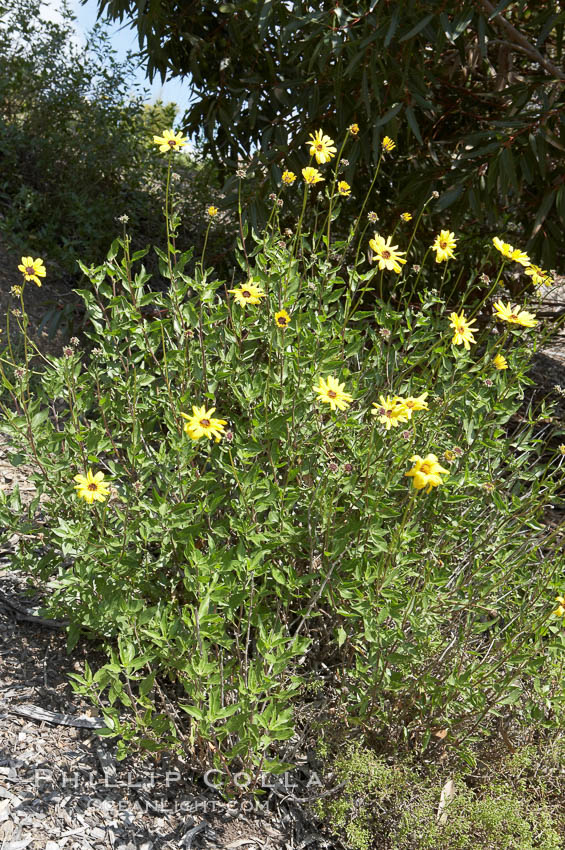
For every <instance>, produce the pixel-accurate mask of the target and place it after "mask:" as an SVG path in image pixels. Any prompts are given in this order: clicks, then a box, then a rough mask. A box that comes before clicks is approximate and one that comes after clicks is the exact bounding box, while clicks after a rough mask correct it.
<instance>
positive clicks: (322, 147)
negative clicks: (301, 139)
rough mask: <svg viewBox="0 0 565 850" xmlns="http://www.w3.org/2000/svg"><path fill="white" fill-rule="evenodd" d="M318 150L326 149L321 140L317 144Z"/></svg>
mask: <svg viewBox="0 0 565 850" xmlns="http://www.w3.org/2000/svg"><path fill="white" fill-rule="evenodd" d="M316 150H317V151H323V150H324V146H323V144H322V143H321V142H318V144H317V145H316Z"/></svg>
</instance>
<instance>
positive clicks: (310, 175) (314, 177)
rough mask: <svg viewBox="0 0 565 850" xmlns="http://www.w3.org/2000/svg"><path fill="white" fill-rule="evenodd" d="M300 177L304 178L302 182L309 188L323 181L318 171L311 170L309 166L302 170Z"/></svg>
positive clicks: (315, 169)
mask: <svg viewBox="0 0 565 850" xmlns="http://www.w3.org/2000/svg"><path fill="white" fill-rule="evenodd" d="M302 176H303V177H304V182H305V183H307V184H308V185H309V186H313V185H314V184H315V183H321V182H322V181H323V179H324V178H323V177H322V175H321V174H320V172H319V171H318V169H317V168H312V167H311V166H310V165H307V166H306V168H303V169H302Z"/></svg>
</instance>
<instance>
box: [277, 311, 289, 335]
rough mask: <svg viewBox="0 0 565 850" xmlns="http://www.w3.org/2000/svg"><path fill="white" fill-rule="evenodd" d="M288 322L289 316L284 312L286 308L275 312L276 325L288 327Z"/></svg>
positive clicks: (283, 327)
mask: <svg viewBox="0 0 565 850" xmlns="http://www.w3.org/2000/svg"><path fill="white" fill-rule="evenodd" d="M289 323H290V316H289V315H288V313H287V312H286V310H279V312H278V313H275V324H276V325H278V327H279V328H282V329H283V330H284V329H285V328H286V327H288V325H289Z"/></svg>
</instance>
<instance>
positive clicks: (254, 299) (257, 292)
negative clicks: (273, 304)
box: [228, 283, 266, 307]
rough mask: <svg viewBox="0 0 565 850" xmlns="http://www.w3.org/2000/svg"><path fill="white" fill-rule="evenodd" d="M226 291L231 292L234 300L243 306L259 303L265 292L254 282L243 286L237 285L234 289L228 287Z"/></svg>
mask: <svg viewBox="0 0 565 850" xmlns="http://www.w3.org/2000/svg"><path fill="white" fill-rule="evenodd" d="M228 292H233V294H234V295H235V300H236V301H237V303H238V304H239V305H240V307H245V305H246V304H259V303H260V302H261V298H265V297H266V294H265V292H263V290H262V289H261V287H260V286H255V284H254V283H246V284H245V286H238V287H237V288H236V289H228Z"/></svg>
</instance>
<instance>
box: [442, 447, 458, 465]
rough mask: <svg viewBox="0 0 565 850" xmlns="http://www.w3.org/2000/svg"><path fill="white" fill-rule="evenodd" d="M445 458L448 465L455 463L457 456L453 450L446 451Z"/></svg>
mask: <svg viewBox="0 0 565 850" xmlns="http://www.w3.org/2000/svg"><path fill="white" fill-rule="evenodd" d="M443 457H444V459H445V460H446V461H447V462H448V463H453V461H454V460H455V458H456V457H457V455H456V454H455V452H453V451H451V449H446V450H445V451H444V453H443Z"/></svg>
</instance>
